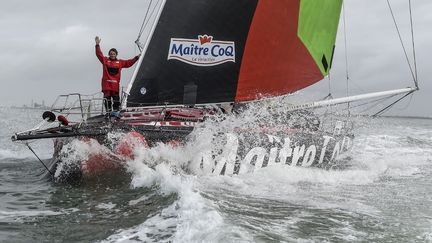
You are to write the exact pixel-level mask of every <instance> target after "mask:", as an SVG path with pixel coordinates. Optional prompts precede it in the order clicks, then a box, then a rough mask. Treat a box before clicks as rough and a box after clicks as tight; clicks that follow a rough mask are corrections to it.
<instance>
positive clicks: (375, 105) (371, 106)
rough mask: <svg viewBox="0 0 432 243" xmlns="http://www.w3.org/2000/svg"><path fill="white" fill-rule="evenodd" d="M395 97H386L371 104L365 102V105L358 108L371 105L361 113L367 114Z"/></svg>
mask: <svg viewBox="0 0 432 243" xmlns="http://www.w3.org/2000/svg"><path fill="white" fill-rule="evenodd" d="M395 96H397V95H392V96H389V97H384V98H381V99H377V100H373V101H370V102H365V103H363V104H360V105H358V106H357V107H361V106H366V105H370V106H369V107H366V108H365V109H363V110H361V111H360V113H365V112H367V111H370V110H372V109H373V108H375V107H377V106H378V105H379V104H381V103H384V102H385V101H387V100H390V99H392V98H393V97H395Z"/></svg>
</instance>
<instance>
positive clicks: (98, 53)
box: [95, 36, 104, 63]
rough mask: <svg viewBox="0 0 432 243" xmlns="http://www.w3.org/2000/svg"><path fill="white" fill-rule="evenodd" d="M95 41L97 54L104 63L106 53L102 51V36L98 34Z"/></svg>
mask: <svg viewBox="0 0 432 243" xmlns="http://www.w3.org/2000/svg"><path fill="white" fill-rule="evenodd" d="M95 42H96V56H97V58H98V59H99V61H100V62H101V63H103V60H104V55H103V53H102V51H101V49H100V46H99V44H100V42H101V38H99V36H96V37H95Z"/></svg>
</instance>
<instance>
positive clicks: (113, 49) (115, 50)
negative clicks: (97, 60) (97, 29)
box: [108, 48, 118, 55]
mask: <svg viewBox="0 0 432 243" xmlns="http://www.w3.org/2000/svg"><path fill="white" fill-rule="evenodd" d="M112 51H113V52H115V54H116V55H118V51H117V49H115V48H111V49H110V50H109V51H108V55H109V53H110V52H112Z"/></svg>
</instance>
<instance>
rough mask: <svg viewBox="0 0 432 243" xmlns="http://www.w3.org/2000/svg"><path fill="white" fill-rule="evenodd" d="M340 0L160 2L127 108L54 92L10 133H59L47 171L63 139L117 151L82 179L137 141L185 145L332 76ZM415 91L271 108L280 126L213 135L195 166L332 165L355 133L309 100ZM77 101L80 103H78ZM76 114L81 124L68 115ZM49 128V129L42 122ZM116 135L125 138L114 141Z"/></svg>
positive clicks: (29, 136)
mask: <svg viewBox="0 0 432 243" xmlns="http://www.w3.org/2000/svg"><path fill="white" fill-rule="evenodd" d="M150 3H152V2H150ZM342 4H343V2H342V0H322V1H315V0H280V1H268V0H218V1H213V0H201V1H195V0H160V1H157V3H156V4H153V5H152V4H150V5H149V6H148V9H147V10H146V17H145V25H144V24H143V26H148V25H147V24H149V23H150V26H149V33H148V35H147V38H146V40H145V41H144V43H143V44H142V43H141V42H140V41H139V40H137V41H136V43H137V44H138V46H139V48H140V50H141V51H142V55H141V56H140V59H139V61H138V65H137V68H136V69H135V71H134V74H133V77H132V80H131V82H130V83H129V85H128V87H127V89H126V92H125V95H124V97H123V99H122V106H121V110H120V111H118V112H107V111H106V110H105V109H104V107H103V106H102V105H101V104H102V101H103V98H94V97H92V98H88V97H84V96H82V95H80V94H70V95H63V96H60V98H59V99H60V100H61V99H63V100H64V102H63V104H64V105H63V106H57V105H54V106H53V108H52V110H50V111H47V112H44V113H43V115H42V117H43V122H42V124H39V125H38V126H36V127H35V128H33V129H30V130H28V131H24V132H18V133H16V134H14V135H13V136H12V140H14V141H28V140H36V139H55V147H56V149H55V152H54V158H53V159H52V160H51V163H50V164H51V165H46V164H44V165H45V167H46V168H47V170H48V171H49V172H50V173H51V174H52V175H54V174H55V173H56V170H58V167H59V166H58V165H59V164H60V163H61V158H60V156H59V155H60V154H62V149H63V147H64V145H65V144H68V143H70V142H71V140H73V139H79V140H81V141H85V142H89V143H91V142H95V143H98V144H102V145H105V146H106V147H107V148H108V150H109V151H111V152H110V153H109V154H105V155H101V154H97V155H93V156H91V157H89V158H87V159H86V160H85V161H81V162H80V164H79V165H78V166H76V168H75V169H76V173H75V174H76V175H77V177H82V176H86V175H87V176H88V175H92V174H95V175H99V174H100V173H104V172H106V171H113V170H114V171H115V170H118V169H119V168H121V167H122V164H123V163H124V161H125V160H127V159H130V158H132V157H133V152H132V150H133V149H135V148H136V147H141V148H143V149H145V148H146V147H151V146H154V145H156V144H158V143H167V144H173V146H182V144H183V143H184V142H185V141H187V140H188V139H190V137H189V136H190V134H191V133H192V132H193V131H194V129H195V128H196V127H197V126H200V125H201V124H205V121H207V120H209V119H213V118H214V117H220V116H225V115H229V114H227V112H228V113H233V114H234V115H236V114H240V113H241V112H242V107H243V106H244V105H247V104H251V103H255V102H261V101H262V100H267V99H269V98H275V97H281V96H286V95H289V94H292V93H295V92H297V91H299V90H302V89H304V88H306V87H308V86H310V85H312V84H314V83H317V82H319V81H321V80H323V79H324V78H325V77H326V76H328V74H329V72H330V70H331V67H332V61H333V55H334V50H335V42H336V34H337V31H338V25H339V19H340V15H341V9H342ZM147 16H149V17H147ZM150 19H152V21H150ZM141 33H142V31H141ZM417 89H418V88H417V87H414V88H403V89H398V90H390V91H385V92H376V93H370V94H364V95H357V96H350V97H343V98H338V99H326V100H321V101H315V102H306V103H303V104H292V105H288V106H286V107H283V112H281V113H278V114H274V115H276V116H277V117H278V119H280V118H283V119H280V120H281V121H282V123H281V124H279V126H277V127H274V126H269V125H268V124H267V125H266V124H257V125H256V127H255V128H252V129H241V128H238V129H234V130H232V131H227V132H225V133H223V134H216V135H215V138H214V139H215V140H218V141H222V146H221V148H220V149H219V150H218V151H217V152H216V153H215V151H202V153H200V154H199V155H198V156H197V158H196V159H195V160H194V161H193V163H195V166H194V168H195V170H199V171H201V172H203V171H205V172H207V173H212V174H217V175H220V174H225V175H230V174H242V173H249V172H253V171H254V170H255V169H257V168H262V167H267V166H271V165H273V164H285V165H288V166H304V167H311V166H312V167H320V168H331V167H332V166H333V165H334V164H335V163H336V162H335V161H337V159H338V157H339V155H340V154H341V153H343V152H345V151H347V150H349V149H350V147H351V146H352V140H353V138H354V135H353V134H352V132H351V129H350V128H351V126H350V125H349V122H347V120H340V121H336V122H335V123H334V126H333V127H332V129H330V130H324V129H323V128H322V126H321V121H320V119H319V117H318V116H317V115H315V114H314V113H313V109H314V108H317V107H326V106H332V105H335V104H341V103H350V102H354V101H358V100H363V99H372V98H377V97H382V96H394V95H401V94H402V95H406V94H411V93H412V92H414V91H416V90H417ZM73 97H75V100H76V101H75V102H72V103H71V102H70V101H71V100H73ZM58 101H59V100H58ZM58 101H56V102H55V104H58V103H59V102H58ZM95 104H99V106H98V108H95ZM77 111H78V112H77ZM73 116H78V120H77V121H75V122H72V121H71V119H72V117H73ZM46 124H51V126H50V127H48V128H45V127H44V126H46ZM112 133H121V134H122V136H121V138H119V139H117V141H116V142H115V143H114V144H112V143H111V142H110V143H109V144H107V137H108V136H109V135H110V134H112ZM27 146H29V148H30V149H31V150H32V148H31V147H30V145H29V144H27ZM32 151H33V150H32ZM41 162H42V163H43V161H41ZM191 163H192V162H191ZM196 173H200V172H196Z"/></svg>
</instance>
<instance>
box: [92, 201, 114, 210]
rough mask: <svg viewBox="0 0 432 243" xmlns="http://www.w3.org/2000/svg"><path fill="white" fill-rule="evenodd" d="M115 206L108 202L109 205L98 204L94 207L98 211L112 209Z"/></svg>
mask: <svg viewBox="0 0 432 243" xmlns="http://www.w3.org/2000/svg"><path fill="white" fill-rule="evenodd" d="M116 206H117V205H116V204H115V203H112V202H109V203H100V204H98V205H96V208H98V209H113V208H115V207H116Z"/></svg>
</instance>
